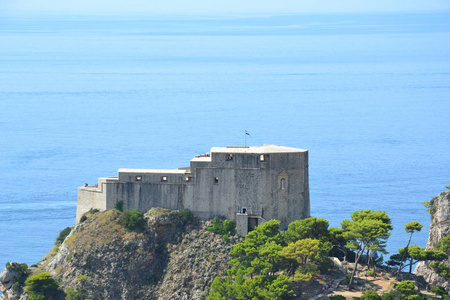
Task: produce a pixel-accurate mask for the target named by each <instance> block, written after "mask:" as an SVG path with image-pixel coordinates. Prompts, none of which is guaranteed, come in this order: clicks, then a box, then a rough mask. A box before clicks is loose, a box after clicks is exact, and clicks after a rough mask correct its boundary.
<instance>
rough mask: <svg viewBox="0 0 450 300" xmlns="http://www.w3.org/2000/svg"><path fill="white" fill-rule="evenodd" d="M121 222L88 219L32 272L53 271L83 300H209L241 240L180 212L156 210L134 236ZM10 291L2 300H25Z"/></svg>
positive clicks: (110, 215) (101, 216)
mask: <svg viewBox="0 0 450 300" xmlns="http://www.w3.org/2000/svg"><path fill="white" fill-rule="evenodd" d="M120 218H121V213H120V212H119V211H117V210H111V211H106V212H102V213H95V214H88V218H87V220H86V221H84V222H83V223H80V224H78V225H77V226H75V227H74V228H73V230H72V231H71V233H70V234H69V236H68V237H67V238H66V239H65V240H64V242H63V243H62V244H61V245H59V247H55V248H54V249H53V250H52V251H51V252H50V253H49V254H48V255H47V256H46V257H45V258H44V259H43V260H42V261H41V262H39V264H38V265H37V267H34V268H32V272H33V273H34V274H36V273H39V272H49V273H50V274H51V275H53V278H54V279H56V280H57V281H58V282H59V284H60V287H61V290H63V291H66V292H67V291H68V290H70V291H72V292H73V293H75V294H81V295H82V298H83V299H85V298H88V299H205V298H206V296H207V294H208V289H209V285H210V284H211V283H212V281H213V280H214V278H215V277H216V276H217V275H223V274H224V273H225V272H226V269H227V267H228V266H227V261H228V257H227V254H228V252H229V251H230V250H231V248H232V245H233V242H235V241H236V240H237V237H231V241H229V242H225V241H224V239H223V238H222V237H221V236H220V235H216V234H214V233H211V232H209V231H207V230H206V227H207V226H208V224H207V223H205V224H202V223H200V222H199V221H197V220H195V219H186V218H185V216H183V215H181V214H180V212H178V211H170V210H163V209H152V210H150V211H149V212H148V213H146V214H145V215H144V221H145V222H144V223H145V224H142V226H141V228H140V229H139V230H134V231H129V230H126V228H125V227H124V226H123V224H121V222H120ZM5 271H6V270H5ZM6 273H8V272H6ZM6 287H7V286H5V289H4V294H3V296H2V298H1V299H19V298H20V297H22V299H24V297H23V295H24V294H23V293H22V294H21V295H18V294H17V292H14V293H13V291H12V290H11V289H7V288H6ZM57 299H61V296H59V298H58V297H57ZM62 299H64V298H63V297H62Z"/></svg>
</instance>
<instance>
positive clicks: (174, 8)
mask: <svg viewBox="0 0 450 300" xmlns="http://www.w3.org/2000/svg"><path fill="white" fill-rule="evenodd" d="M2 11H3V12H12V11H31V12H33V11H44V12H45V11H48V12H104V13H114V12H124V13H126V12H140V13H176V14H202V13H310V12H312V13H328V12H416V11H450V0H321V1H317V0H226V1H224V0H221V1H217V0H190V1H186V0H0V12H2Z"/></svg>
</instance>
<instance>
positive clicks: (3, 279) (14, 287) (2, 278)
mask: <svg viewBox="0 0 450 300" xmlns="http://www.w3.org/2000/svg"><path fill="white" fill-rule="evenodd" d="M24 276H26V273H25V270H24V269H23V267H22V265H20V264H19V263H17V262H12V263H10V264H9V263H8V265H7V267H6V268H5V269H4V270H3V272H2V273H1V274H0V292H2V297H1V299H2V300H19V299H25V296H24V295H23V289H22V288H21V287H20V285H18V281H19V280H20V278H22V277H24ZM21 297H22V298H21Z"/></svg>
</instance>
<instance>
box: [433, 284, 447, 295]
mask: <svg viewBox="0 0 450 300" xmlns="http://www.w3.org/2000/svg"><path fill="white" fill-rule="evenodd" d="M431 292H432V293H433V294H436V295H437V296H441V297H443V296H444V295H448V293H447V291H446V290H445V289H444V288H443V287H442V286H433V287H431Z"/></svg>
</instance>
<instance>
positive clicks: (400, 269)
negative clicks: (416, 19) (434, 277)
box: [398, 232, 414, 274]
mask: <svg viewBox="0 0 450 300" xmlns="http://www.w3.org/2000/svg"><path fill="white" fill-rule="evenodd" d="M413 233H414V232H411V234H410V235H409V240H408V244H407V245H406V248H405V251H404V252H403V255H402V260H401V261H400V266H399V267H398V273H400V272H401V271H402V268H403V262H404V261H405V256H406V253H408V247H409V244H410V243H411V239H412V235H413ZM411 268H412V266H410V269H411ZM409 273H410V274H411V271H409Z"/></svg>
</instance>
